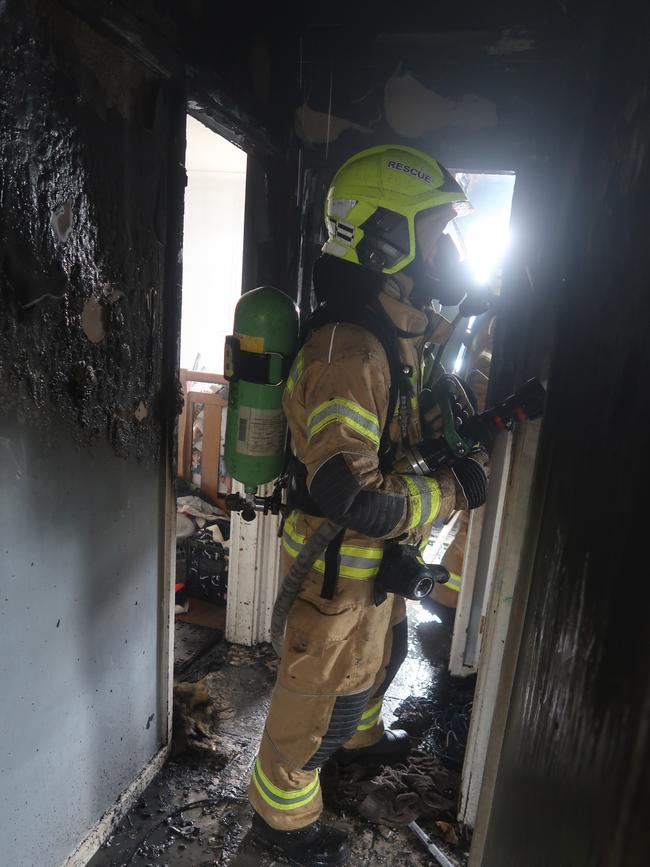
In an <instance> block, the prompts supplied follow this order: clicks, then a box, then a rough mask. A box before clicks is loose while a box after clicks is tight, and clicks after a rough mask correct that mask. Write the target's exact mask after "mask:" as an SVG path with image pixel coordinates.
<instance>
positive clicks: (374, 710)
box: [361, 698, 384, 721]
mask: <svg viewBox="0 0 650 867" xmlns="http://www.w3.org/2000/svg"><path fill="white" fill-rule="evenodd" d="M383 703H384V700H383V698H380V699H379V701H378V702H377V703H376V704H373V705H372V707H369V708H366V710H364V712H363V713H362V714H361V720H362V721H363V720H366V719H368V717H369V716H377V714H378V713H379V712H380V710H381V706H382V704H383Z"/></svg>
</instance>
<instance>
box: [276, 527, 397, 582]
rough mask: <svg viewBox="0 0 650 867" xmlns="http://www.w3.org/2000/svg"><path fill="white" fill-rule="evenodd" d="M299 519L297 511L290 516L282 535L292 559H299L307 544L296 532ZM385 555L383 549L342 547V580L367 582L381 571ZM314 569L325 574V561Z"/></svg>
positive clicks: (317, 562) (319, 561)
mask: <svg viewBox="0 0 650 867" xmlns="http://www.w3.org/2000/svg"><path fill="white" fill-rule="evenodd" d="M298 517H299V513H298V512H297V511H295V512H292V513H291V514H290V515H289V517H288V518H287V521H286V523H285V525H284V532H283V534H282V547H283V548H284V550H285V551H286V552H287V554H289V556H290V557H297V556H298V553H299V552H300V549H301V548H302V546H303V545H304V544H305V537H304V536H303V535H302V534H301V533H299V532H298V531H297V530H296V521H297V520H298ZM383 555H384V552H383V548H369V547H361V546H359V545H341V550H340V552H339V556H340V565H339V575H340V576H341V578H351V579H352V580H354V581H365V580H366V579H368V578H373V577H374V576H375V575H376V574H377V572H378V571H379V566H380V564H381V560H382V557H383ZM312 569H314V571H316V572H320V573H321V574H324V573H325V561H324V560H316V562H315V563H314V565H313V566H312Z"/></svg>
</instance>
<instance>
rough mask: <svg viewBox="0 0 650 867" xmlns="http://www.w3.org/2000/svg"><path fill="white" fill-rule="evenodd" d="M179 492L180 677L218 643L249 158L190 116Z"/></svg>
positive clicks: (227, 545) (222, 622)
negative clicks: (228, 356)
mask: <svg viewBox="0 0 650 867" xmlns="http://www.w3.org/2000/svg"><path fill="white" fill-rule="evenodd" d="M186 136H187V145H186V157H185V166H186V172H187V186H186V190H185V215H184V239H183V306H182V318H181V347H180V368H181V370H180V380H181V387H182V391H183V402H184V405H183V412H182V415H181V418H180V420H179V445H178V479H177V490H176V494H177V497H176V508H177V526H176V595H175V602H176V637H175V666H174V671H175V675H176V677H182V675H183V672H185V671H187V670H189V669H191V666H192V664H193V661H194V660H196V659H197V658H199V656H201V655H202V654H203V653H204V652H205V651H206V650H208V649H209V648H210V647H212V646H214V645H216V644H218V643H219V642H220V641H221V640H222V639H223V633H224V627H225V619H226V600H227V596H228V572H229V559H230V557H229V554H230V551H229V548H230V517H229V514H228V511H227V509H226V508H225V502H224V498H225V496H226V495H227V494H228V493H230V491H231V480H230V479H229V477H228V475H227V472H226V469H225V466H224V462H223V443H224V438H225V428H226V411H227V403H228V385H227V383H226V380H225V379H224V377H223V354H224V343H225V338H226V336H227V335H228V334H230V333H232V327H233V316H234V310H235V305H236V304H237V301H238V299H239V297H240V295H241V291H242V261H243V243H244V210H245V198H246V170H247V155H246V153H245V152H244V151H242V150H240V149H239V148H238V147H236V146H235V145H233V144H231V143H230V142H229V141H227V140H226V139H225V138H223V137H222V136H220V135H217V134H216V133H214V132H212V130H210V129H208V127H206V126H204V125H203V124H202V123H201V122H200V121H198V120H196V119H195V118H193V117H191V116H189V115H188V117H187V127H186Z"/></svg>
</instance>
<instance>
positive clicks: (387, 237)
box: [249, 146, 487, 865]
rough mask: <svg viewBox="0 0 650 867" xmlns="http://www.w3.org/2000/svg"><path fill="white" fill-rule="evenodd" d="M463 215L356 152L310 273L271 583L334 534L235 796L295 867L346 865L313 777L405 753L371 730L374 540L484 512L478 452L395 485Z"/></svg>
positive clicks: (381, 660)
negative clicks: (285, 495) (461, 513)
mask: <svg viewBox="0 0 650 867" xmlns="http://www.w3.org/2000/svg"><path fill="white" fill-rule="evenodd" d="M467 206H468V203H467V200H466V197H465V195H464V193H463V191H462V189H461V188H460V187H459V185H458V184H457V183H456V181H455V180H454V178H453V177H452V176H451V175H450V173H449V172H448V171H447V170H446V169H445V168H443V166H441V165H440V164H439V163H438V162H437V161H436V160H434V159H432V158H431V157H429V156H428V155H427V154H425V153H423V152H421V151H419V150H416V149H414V148H410V147H402V146H380V147H375V148H371V149H369V150H365V151H362V152H361V153H358V154H356V155H355V156H353V157H352V158H351V159H349V160H348V161H347V162H346V163H344V165H343V166H342V167H341V168H340V169H339V171H338V172H337V173H336V175H335V177H334V179H333V181H332V184H331V187H330V189H329V192H328V195H327V202H326V226H327V234H328V240H327V242H326V243H325V245H324V247H323V251H322V253H323V255H322V256H321V258H320V259H319V260H318V262H317V264H316V267H315V269H314V289H315V292H316V296H317V299H318V300H319V301H320V302H322V303H323V306H322V307H321V308H320V313H321V316H320V320H319V319H318V315H319V314H318V313H317V315H316V320H315V323H314V327H313V328H312V330H311V333H310V334H309V336H308V338H307V340H306V342H305V343H304V345H303V347H302V349H301V350H300V352H299V353H298V355H297V357H296V360H295V362H294V365H293V368H292V370H291V372H290V374H289V378H288V381H287V386H286V390H285V395H284V403H283V405H284V410H285V413H286V416H287V419H288V422H289V428H290V431H291V441H292V448H293V452H294V455H295V462H296V468H297V469H296V470H295V472H294V478H295V480H296V481H295V491H294V499H295V504H296V508H294V509H293V510H292V511H291V513H290V514H289V516H288V518H287V520H286V522H285V526H284V533H283V540H282V548H283V565H284V567H285V568H288V566H289V564H290V563H291V561H292V558H294V557H295V556H296V554H297V553H298V551H299V550H300V548H301V546H302V545H303V544H304V542H305V540H306V539H308V538H309V536H310V534H311V533H312V532H313V531H314V529H315V528H316V527H318V525H319V523H320V522H321V521H322V520H323V519H324V518H328V519H330V520H332V521H334V522H336V523H337V524H339V525H341V526H343V527H344V528H345V530H344V533H342V534H340V535H339V537H338V538H337V539H336V540H335V542H333V543H331V544H330V545H329V546H328V548H327V549H326V550H325V552H324V553H323V555H322V557H321V558H320V559H318V560H316V562H315V563H314V564H313V567H312V569H311V571H310V572H309V574H308V576H307V578H306V580H305V583H304V585H303V588H302V591H301V592H300V594H299V595H298V597H297V599H296V601H295V602H294V604H293V606H292V608H291V610H290V612H289V616H288V620H287V627H286V634H285V641H284V646H283V652H282V660H281V664H280V669H279V672H278V676H277V681H276V685H275V688H274V691H273V695H272V700H271V706H270V709H269V713H268V716H267V720H266V725H265V727H264V733H263V736H262V741H261V745H260V749H259V753H258V756H257V758H256V761H255V764H254V767H253V772H252V779H251V783H250V788H249V797H250V801H251V804H252V806H253V808H254V811H255V813H254V817H253V831H254V833H255V835H256V836H257V837H258V839H259V840H261V841H262V843H263V844H265V845H266V846H267V847H269V848H274V849H276V850H279V851H281V852H282V853H284V854H285V855H287V856H288V857H289V858H291V859H293V860H294V861H297V862H298V863H300V864H305V865H309V864H313V865H329V864H337V865H338V864H343V863H345V862H346V860H347V857H348V853H347V847H346V844H345V835H344V834H343V833H342V832H340V831H338V830H337V829H335V828H333V827H331V826H328V825H326V824H325V823H323V822H321V821H320V820H319V816H320V814H321V810H322V798H321V791H320V784H319V769H320V767H321V766H322V764H323V763H324V762H325V761H326V760H327V759H328V758H329V757H330V756H332V755H333V754H334V753H336V755H337V758H338V759H339V760H340V761H342V762H347V761H350V760H352V759H354V760H361V761H372V762H377V761H385V762H390V761H391V759H396V758H402V757H403V756H404V755H405V750H406V749H407V748H408V739H407V735H406V733H405V732H401V731H390V730H386V729H385V728H384V725H383V722H382V715H381V708H382V700H383V697H384V695H385V693H386V689H387V688H388V686H389V684H390V682H391V681H392V679H393V677H394V676H395V674H396V672H397V670H398V668H399V666H400V665H401V663H402V662H403V660H404V658H405V656H406V652H407V626H406V606H405V601H404V598H402V597H401V596H399V595H397V594H393V593H390V594H389V595H388V598H387V599H386V600H385V601H384V602H383V603H381V604H379V605H377V604H375V599H374V595H373V587H374V579H375V576H376V575H377V574H378V572H379V569H380V567H381V562H382V554H383V549H384V544H385V542H386V540H395V539H399V540H400V542H401V543H404V544H411V545H418V546H420V545H421V544H422V543H423V541H424V542H426V539H427V538H428V535H429V531H430V526H431V523H432V522H433V521H434V520H436V519H445V518H446V517H447V516H448V515H450V514H451V513H452V512H453V511H454V510H457V509H472V508H476V507H477V506H480V505H481V504H482V503H483V501H484V499H485V492H486V488H487V476H486V464H487V455H486V453H484V452H482V451H478V452H476V453H474V454H472V456H471V457H468V458H463V459H462V460H460V461H457V462H456V463H455V464H454V465H453V467H447V466H445V467H442V468H441V469H439V470H438V471H437V472H436V474H435V475H433V476H422V475H415V474H412V471H411V473H410V474H409V473H406V472H403V471H400V470H398V469H397V468H398V467H399V466H400V460H401V450H402V448H403V446H404V445H405V444H406V443H411V444H415V443H418V442H420V441H421V440H422V437H423V430H422V421H421V414H420V394H421V392H422V390H423V382H422V379H423V371H424V369H425V362H426V358H427V353H430V349H431V347H433V346H435V344H437V343H440V342H441V341H442V340H444V338H445V336H446V334H447V329H448V323H447V322H446V320H444V319H443V318H442V317H441V316H439V315H438V314H436V313H435V312H434V309H433V306H432V301H433V300H434V299H437V300H439V301H441V302H442V303H443V304H450V303H458V301H460V300H461V297H462V293H461V294H460V295H459V286H458V283H457V281H456V280H455V278H454V274H455V273H456V272H455V271H454V268H453V263H454V261H456V262H457V256H456V255H455V253H454V252H452V249H451V248H453V243H452V242H451V240H450V239H449V238H448V237H447V236H446V235H443V230H444V229H445V227H446V225H447V223H448V222H449V221H450V220H452V219H453V218H454V217H455V216H456V214H457V213H458V211H459V209H461V208H463V207H467ZM450 245H451V248H450ZM323 311H324V313H323ZM428 357H429V358H430V355H429V356H428ZM396 359H397V362H396ZM398 379H399V397H398V399H397V400H396V397H395V396H396V393H397V385H398V382H397V380H398Z"/></svg>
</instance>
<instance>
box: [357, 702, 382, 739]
mask: <svg viewBox="0 0 650 867" xmlns="http://www.w3.org/2000/svg"><path fill="white" fill-rule="evenodd" d="M383 702H384V700H383V698H382V699H379V701H378V702H377V703H376V704H373V705H372V707H369V708H367V709H366V710H364V712H363V713H362V714H361V722H360V723H359V725H358V726H357V731H358V732H366V731H368V729H372V728H374V727H375V726H376V725H377V720H378V719H379V717H380V716H381V706H382V704H383Z"/></svg>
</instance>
